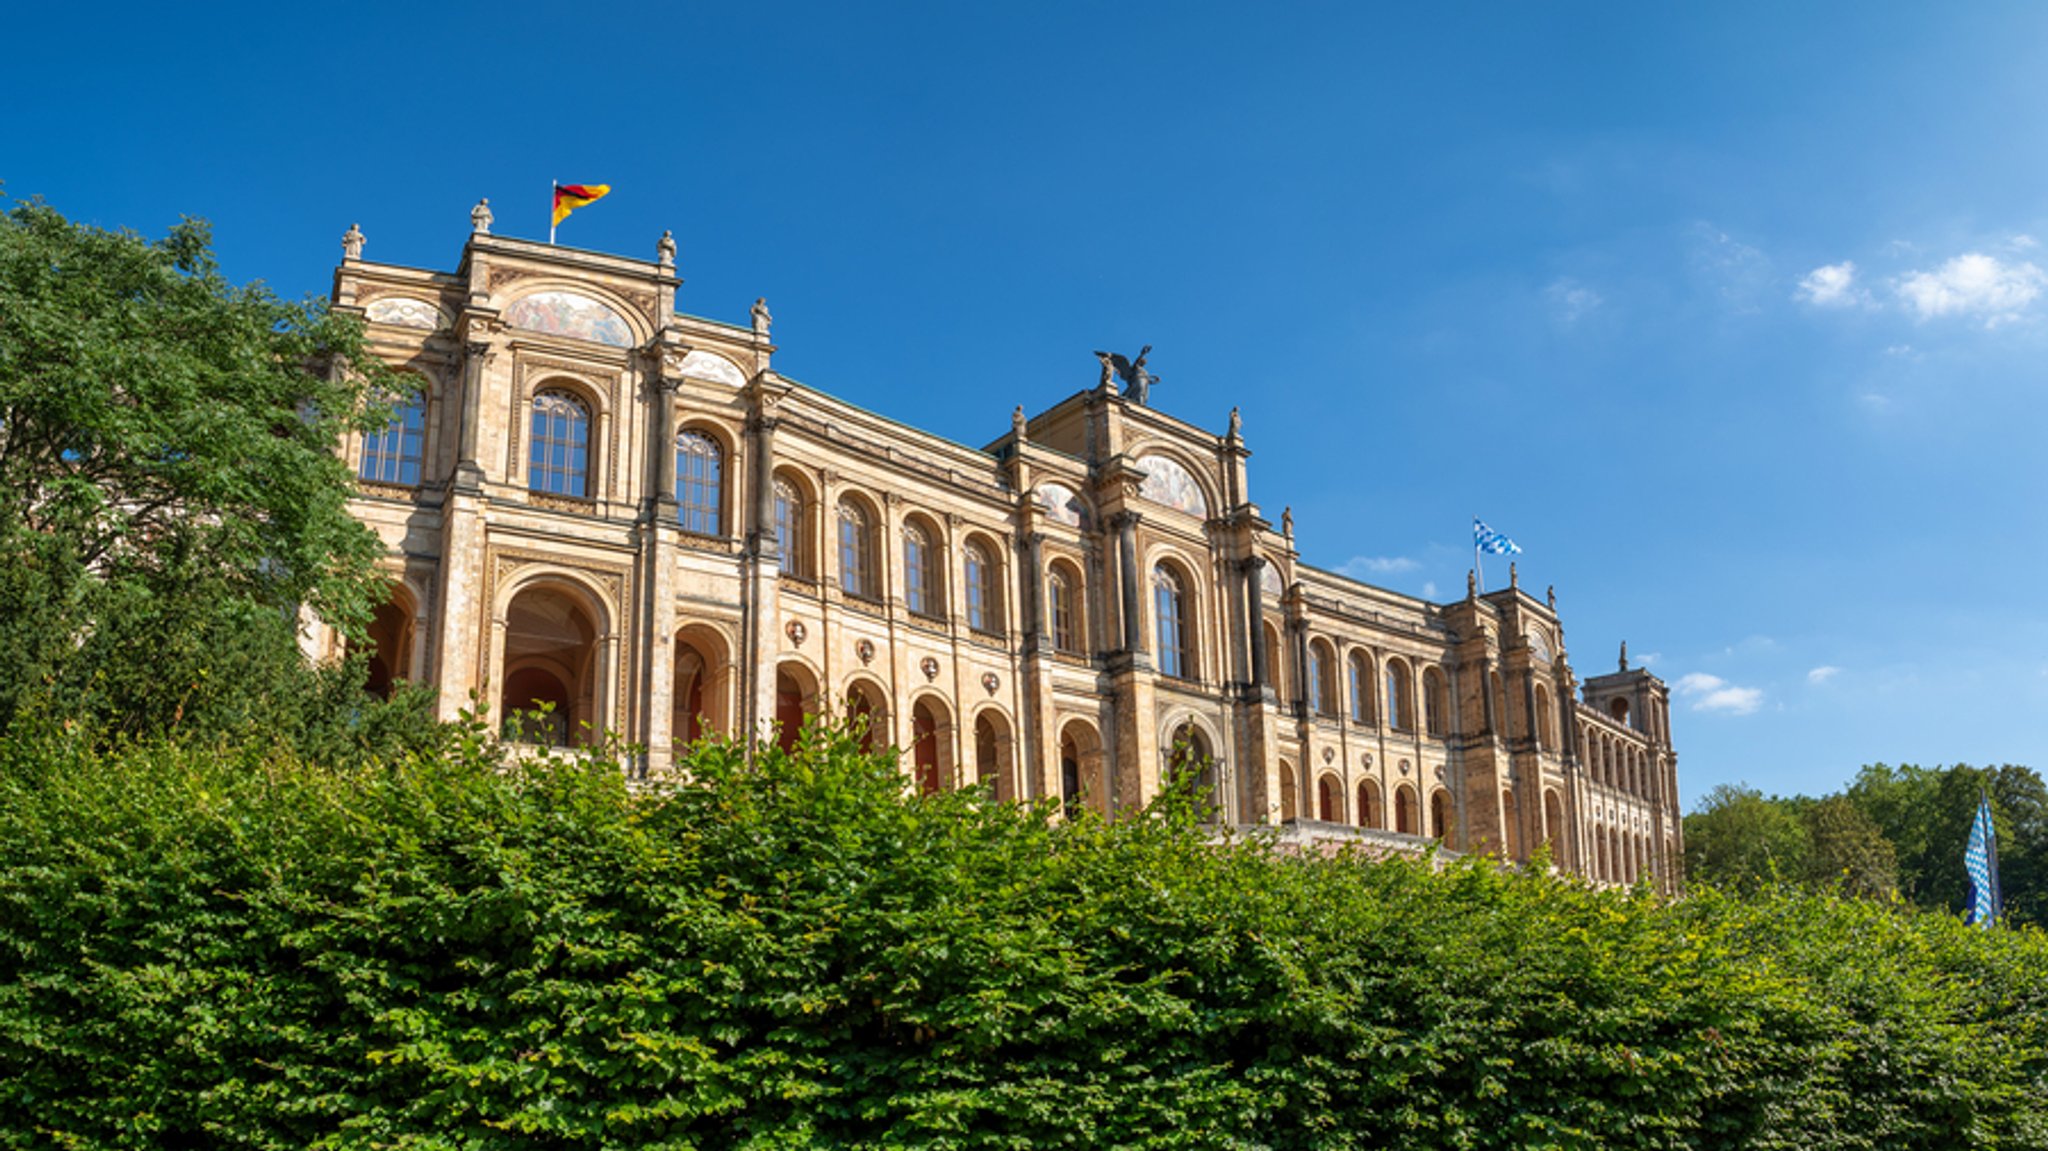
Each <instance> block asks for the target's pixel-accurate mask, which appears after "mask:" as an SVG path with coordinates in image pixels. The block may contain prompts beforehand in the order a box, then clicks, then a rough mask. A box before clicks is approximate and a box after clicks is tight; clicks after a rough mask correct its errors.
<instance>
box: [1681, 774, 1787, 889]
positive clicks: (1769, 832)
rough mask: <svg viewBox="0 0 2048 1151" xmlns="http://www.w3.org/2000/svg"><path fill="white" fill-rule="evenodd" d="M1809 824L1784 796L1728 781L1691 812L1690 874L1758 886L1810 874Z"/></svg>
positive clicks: (1687, 868) (1738, 886)
mask: <svg viewBox="0 0 2048 1151" xmlns="http://www.w3.org/2000/svg"><path fill="white" fill-rule="evenodd" d="M1811 858H1812V846H1811V844H1810V843H1809V841H1808V836H1807V830H1806V824H1805V823H1804V822H1803V821H1802V820H1801V819H1800V818H1799V817H1798V816H1797V815H1796V814H1794V812H1793V810H1792V807H1791V805H1790V804H1789V803H1787V802H1786V801H1784V800H1779V799H1775V798H1766V797H1765V796H1764V793H1763V792H1761V791H1758V790H1757V789H1755V788H1753V787H1749V786H1746V785H1743V784H1732V783H1724V784H1720V785H1719V786H1717V787H1715V788H1714V789H1713V790H1712V791H1709V792H1708V793H1707V794H1706V797H1705V798H1704V799H1702V800H1701V801H1700V805H1699V807H1698V809H1697V810H1695V811H1694V812H1693V813H1692V814H1690V815H1688V816H1686V817H1685V873H1686V875H1687V877H1689V878H1691V879H1693V880H1695V881H1698V882H1701V883H1711V884H1716V885H1720V886H1724V887H1732V888H1735V889H1737V890H1740V891H1754V890H1756V889H1757V888H1758V887H1761V886H1763V885H1764V884H1767V883H1770V882H1771V881H1773V880H1774V879H1786V880H1796V879H1803V878H1805V877H1806V876H1807V875H1808V874H1810V870H1811V863H1810V860H1811Z"/></svg>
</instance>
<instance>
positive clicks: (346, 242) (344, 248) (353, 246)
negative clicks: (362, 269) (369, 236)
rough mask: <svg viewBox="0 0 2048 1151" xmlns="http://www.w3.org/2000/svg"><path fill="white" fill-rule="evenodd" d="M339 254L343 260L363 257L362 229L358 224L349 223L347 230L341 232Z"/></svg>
mask: <svg viewBox="0 0 2048 1151" xmlns="http://www.w3.org/2000/svg"><path fill="white" fill-rule="evenodd" d="M341 255H342V258H343V259H345V260H360V259H362V258H363V229H362V225H360V224H350V225H349V226H348V231H346V232H343V233H342V234H341Z"/></svg>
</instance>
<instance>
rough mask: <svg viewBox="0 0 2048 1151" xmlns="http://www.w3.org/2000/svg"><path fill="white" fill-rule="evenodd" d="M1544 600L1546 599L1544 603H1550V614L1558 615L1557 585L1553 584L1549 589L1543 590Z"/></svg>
mask: <svg viewBox="0 0 2048 1151" xmlns="http://www.w3.org/2000/svg"><path fill="white" fill-rule="evenodd" d="M1543 599H1544V602H1546V603H1548V604H1549V605H1550V614H1552V615H1556V614H1557V585H1556V584H1551V585H1550V586H1549V587H1546V588H1544V589H1543Z"/></svg>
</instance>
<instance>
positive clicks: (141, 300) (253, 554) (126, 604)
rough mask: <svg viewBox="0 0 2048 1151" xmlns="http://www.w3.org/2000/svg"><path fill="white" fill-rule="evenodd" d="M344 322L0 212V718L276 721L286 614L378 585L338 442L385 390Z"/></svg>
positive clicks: (340, 614)
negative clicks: (1, 658)
mask: <svg viewBox="0 0 2048 1151" xmlns="http://www.w3.org/2000/svg"><path fill="white" fill-rule="evenodd" d="M361 339H362V337H361V329H360V325H359V324H358V323H356V322H355V321H354V320H353V319H351V318H350V317H346V316H341V315H336V314H334V313H331V312H329V311H328V310H327V309H326V308H325V306H324V305H323V304H321V303H318V302H314V301H307V302H302V303H288V302H285V301H281V300H279V299H277V298H276V297H274V296H272V295H271V294H270V293H269V292H268V291H267V290H265V289H264V288H263V287H261V286H260V285H254V286H247V287H238V286H235V285H233V284H230V283H229V282H228V281H227V280H226V279H225V278H224V277H223V276H222V274H221V272H220V269H219V267H218V266H217V265H216V263H215V261H214V258H213V255H212V253H211V251H210V250H209V247H208V231H207V227H206V225H205V224H204V223H203V222H199V221H193V220H186V221H185V222H183V223H180V224H178V225H177V226H175V227H173V228H172V229H171V230H170V232H169V234H168V235H166V236H165V237H164V238H163V239H161V240H158V241H148V240H145V239H143V238H141V237H139V236H136V235H134V234H132V233H128V232H111V231H105V230H102V229H98V228H93V227H87V226H84V225H79V224H75V223H72V222H71V221H68V220H66V219H65V218H64V217H63V216H61V215H60V214H58V213H57V212H56V211H55V210H54V209H52V208H50V207H48V206H46V205H44V204H42V203H40V202H35V201H30V202H22V203H16V204H14V205H13V206H12V208H11V209H10V210H9V211H8V212H6V214H5V215H4V216H0V650H5V651H7V652H8V653H9V657H10V658H9V659H8V660H7V661H5V663H4V664H0V729H4V728H6V727H8V726H10V725H12V724H13V723H14V722H15V721H16V720H17V719H19V718H21V717H23V716H25V715H35V716H40V717H42V718H44V719H47V720H50V721H52V722H61V723H69V724H72V725H74V726H75V725H80V724H83V725H87V726H93V727H97V728H105V729H109V730H111V731H116V732H128V733H138V732H147V731H160V730H167V729H170V728H174V727H183V728H186V729H195V728H196V729H202V730H204V729H213V730H225V729H228V728H232V727H235V726H238V725H246V724H247V723H248V722H250V721H251V720H256V721H259V722H263V723H266V724H282V725H284V726H287V727H290V726H292V725H293V724H294V723H297V722H299V721H300V720H301V719H303V718H304V717H303V714H302V713H303V708H302V707H301V706H300V705H301V702H302V701H304V700H306V699H309V698H324V697H326V696H328V695H331V694H333V691H332V689H331V688H330V687H329V686H328V685H325V684H322V683H314V682H309V681H308V680H306V679H305V678H304V676H305V675H308V674H311V673H310V671H309V670H308V669H306V668H304V667H303V665H302V664H301V662H300V661H299V660H298V658H297V654H296V651H295V650H294V645H295V636H296V632H295V623H296V619H297V614H298V612H299V611H300V609H301V608H309V609H311V610H312V611H314V612H317V613H318V614H319V615H320V616H321V617H322V618H324V619H325V620H327V621H329V622H333V623H336V624H340V625H342V626H344V627H354V626H356V625H359V624H361V623H362V622H364V621H365V620H366V619H367V617H368V613H369V611H370V610H371V608H372V607H373V606H374V604H375V601H376V599H377V597H378V596H379V595H381V594H382V587H381V584H382V581H381V580H379V579H378V578H376V576H375V574H374V568H373V564H374V561H375V559H376V557H377V555H378V553H379V545H378V542H377V540H376V539H375V537H374V536H373V535H372V534H371V533H370V532H369V531H368V530H367V529H365V528H364V527H363V526H362V525H361V524H359V523H357V522H356V521H355V520H354V519H353V517H351V516H350V515H349V513H348V509H347V506H346V500H347V498H348V495H349V493H350V491H351V487H352V485H351V477H350V476H349V474H348V471H347V468H346V467H345V465H344V464H343V462H342V460H341V458H340V456H339V454H338V452H337V451H336V448H337V444H338V438H339V437H340V435H341V434H342V433H343V432H344V431H345V430H347V429H349V428H351V427H359V426H363V425H364V423H365V421H374V420H376V419H377V418H378V416H379V415H380V413H379V412H378V411H377V410H376V409H375V405H373V404H368V403H366V402H365V401H366V398H367V397H368V396H369V395H371V394H373V392H374V393H375V394H385V393H388V392H391V391H392V390H393V389H395V387H396V384H395V382H394V378H393V377H392V375H391V374H390V373H389V372H388V371H386V370H385V369H384V368H382V367H381V366H380V365H379V364H378V362H377V361H376V359H375V358H374V357H372V356H368V355H366V354H365V353H364V350H363V347H362V343H361Z"/></svg>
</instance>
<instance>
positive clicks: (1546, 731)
mask: <svg viewBox="0 0 2048 1151" xmlns="http://www.w3.org/2000/svg"><path fill="white" fill-rule="evenodd" d="M1536 746H1537V747H1539V748H1542V749H1543V750H1544V751H1556V750H1557V736H1556V734H1555V730H1554V729H1553V728H1552V726H1551V714H1550V690H1549V689H1548V688H1546V687H1544V686H1543V685H1542V684H1540V683H1539V684H1537V685H1536Z"/></svg>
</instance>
